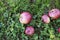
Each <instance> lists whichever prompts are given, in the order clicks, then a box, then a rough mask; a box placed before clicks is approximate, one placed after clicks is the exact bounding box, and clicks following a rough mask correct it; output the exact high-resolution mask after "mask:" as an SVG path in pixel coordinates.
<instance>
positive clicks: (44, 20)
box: [42, 14, 50, 23]
mask: <svg viewBox="0 0 60 40" xmlns="http://www.w3.org/2000/svg"><path fill="white" fill-rule="evenodd" d="M42 21H43V22H44V23H50V18H49V17H48V15H46V14H44V15H43V16H42Z"/></svg>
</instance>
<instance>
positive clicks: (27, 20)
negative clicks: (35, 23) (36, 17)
mask: <svg viewBox="0 0 60 40" xmlns="http://www.w3.org/2000/svg"><path fill="white" fill-rule="evenodd" d="M31 20H32V15H31V14H30V13H29V12H23V13H22V14H21V15H20V18H19V21H20V22H21V23H23V24H28V23H30V21H31Z"/></svg>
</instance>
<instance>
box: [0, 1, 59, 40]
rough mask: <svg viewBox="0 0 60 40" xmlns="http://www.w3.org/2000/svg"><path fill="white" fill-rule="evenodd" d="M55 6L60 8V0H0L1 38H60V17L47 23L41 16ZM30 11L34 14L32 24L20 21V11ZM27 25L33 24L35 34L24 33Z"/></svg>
mask: <svg viewBox="0 0 60 40" xmlns="http://www.w3.org/2000/svg"><path fill="white" fill-rule="evenodd" d="M53 8H58V9H60V0H35V1H33V2H31V1H30V0H0V40H60V33H58V32H57V29H58V28H59V27H60V18H59V19H57V20H53V21H51V22H50V23H49V24H45V23H43V22H42V21H41V16H42V15H43V14H44V13H46V14H47V13H48V11H49V10H51V9H53ZM23 11H29V12H30V13H31V14H32V15H33V20H32V22H31V23H30V24H27V25H23V24H21V23H20V22H19V16H20V13H21V12H23ZM26 26H33V27H34V28H35V33H34V35H33V36H27V35H25V34H24V30H25V27H26Z"/></svg>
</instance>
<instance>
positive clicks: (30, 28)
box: [25, 26, 34, 36]
mask: <svg viewBox="0 0 60 40" xmlns="http://www.w3.org/2000/svg"><path fill="white" fill-rule="evenodd" d="M25 34H26V35H30V36H32V35H33V34H34V28H33V26H27V27H26V29H25Z"/></svg>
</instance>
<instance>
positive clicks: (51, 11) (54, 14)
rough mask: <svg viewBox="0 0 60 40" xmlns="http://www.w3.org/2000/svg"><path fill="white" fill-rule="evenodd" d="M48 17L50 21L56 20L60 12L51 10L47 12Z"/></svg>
mask: <svg viewBox="0 0 60 40" xmlns="http://www.w3.org/2000/svg"><path fill="white" fill-rule="evenodd" d="M49 16H50V17H51V18H52V19H57V18H59V17H60V10H59V9H52V10H50V11H49Z"/></svg>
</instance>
